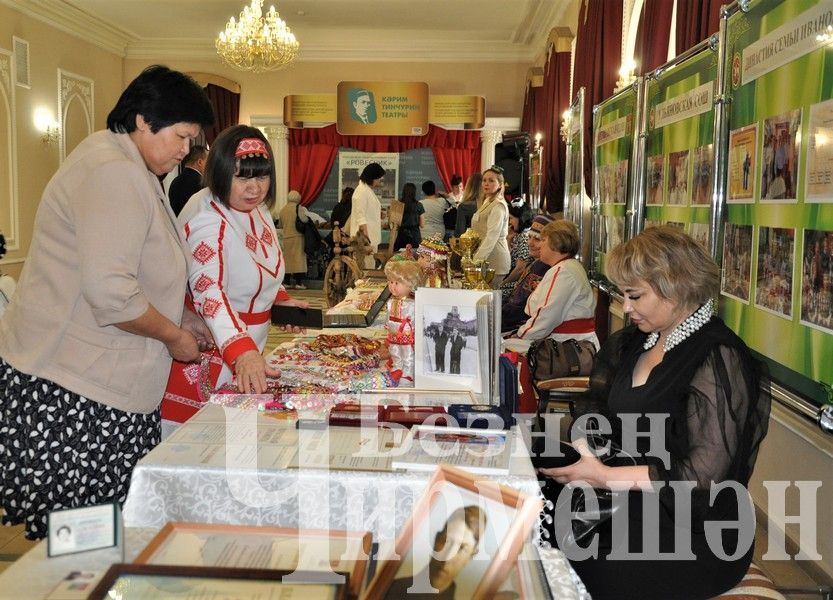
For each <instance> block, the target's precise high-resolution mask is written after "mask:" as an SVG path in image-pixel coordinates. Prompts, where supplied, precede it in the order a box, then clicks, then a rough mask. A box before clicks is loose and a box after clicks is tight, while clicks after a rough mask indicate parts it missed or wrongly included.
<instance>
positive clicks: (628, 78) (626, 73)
mask: <svg viewBox="0 0 833 600" xmlns="http://www.w3.org/2000/svg"><path fill="white" fill-rule="evenodd" d="M635 72H636V63H635V62H633V59H631V60H626V61H625V62H623V63H622V66H621V68H620V69H619V79H618V80H617V81H616V91H619V90H623V89H625V88H626V87H628V86H629V85H630V84H632V83H633V82H634V80H636V75H635Z"/></svg>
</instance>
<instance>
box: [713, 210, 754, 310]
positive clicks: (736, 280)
mask: <svg viewBox="0 0 833 600" xmlns="http://www.w3.org/2000/svg"><path fill="white" fill-rule="evenodd" d="M721 265H722V273H721V276H720V293H721V294H723V295H724V296H730V297H732V298H735V299H737V300H740V301H741V302H744V303H746V304H749V283H750V281H751V273H752V225H739V224H735V223H726V229H725V230H724V232H723V260H722V261H721Z"/></svg>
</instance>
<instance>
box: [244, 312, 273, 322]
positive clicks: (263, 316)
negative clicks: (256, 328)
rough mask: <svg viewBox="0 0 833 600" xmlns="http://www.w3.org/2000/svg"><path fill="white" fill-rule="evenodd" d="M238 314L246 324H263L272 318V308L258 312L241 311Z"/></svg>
mask: <svg viewBox="0 0 833 600" xmlns="http://www.w3.org/2000/svg"><path fill="white" fill-rule="evenodd" d="M237 314H238V316H239V317H240V320H241V321H243V322H244V323H245V324H246V325H262V324H263V323H268V322H269V320H270V319H271V318H272V311H271V310H264V311H263V312H256V313H247V312H240V313H237Z"/></svg>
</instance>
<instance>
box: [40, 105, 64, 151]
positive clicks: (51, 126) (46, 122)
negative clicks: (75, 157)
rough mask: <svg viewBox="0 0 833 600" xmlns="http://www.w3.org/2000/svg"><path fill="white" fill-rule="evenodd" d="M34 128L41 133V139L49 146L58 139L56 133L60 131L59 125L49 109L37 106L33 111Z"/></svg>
mask: <svg viewBox="0 0 833 600" xmlns="http://www.w3.org/2000/svg"><path fill="white" fill-rule="evenodd" d="M35 129H37V130H38V131H40V132H41V133H42V134H43V135H42V136H41V141H42V142H43V143H44V144H46V145H48V146H51V145H52V144H55V143H57V141H58V135H59V134H60V132H61V125H60V124H59V123H58V122H57V121H56V120H55V118H54V117H53V116H52V113H51V112H50V111H49V109H46V108H38V109H37V110H36V111H35Z"/></svg>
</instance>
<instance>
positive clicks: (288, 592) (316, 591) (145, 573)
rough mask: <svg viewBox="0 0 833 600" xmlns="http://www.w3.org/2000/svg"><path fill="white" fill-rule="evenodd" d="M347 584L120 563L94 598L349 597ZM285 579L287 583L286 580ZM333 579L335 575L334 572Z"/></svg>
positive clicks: (263, 572) (318, 577)
mask: <svg viewBox="0 0 833 600" xmlns="http://www.w3.org/2000/svg"><path fill="white" fill-rule="evenodd" d="M340 575H342V576H343V578H344V582H342V583H335V582H332V581H328V580H326V579H324V577H326V574H323V577H322V574H321V573H308V572H303V571H296V572H294V573H293V572H292V571H277V570H270V569H228V568H223V567H186V566H179V565H139V564H115V565H113V566H111V567H110V569H109V570H108V571H107V572H106V573H105V574H104V577H103V578H102V579H101V581H100V582H99V583H98V585H97V586H96V587H95V589H94V590H93V591H92V593H91V594H90V596H89V598H90V600H109V599H110V598H119V599H120V600H172V599H175V598H189V599H190V598H304V600H346V599H347V598H348V595H347V594H348V581H347V580H348V578H349V575H348V574H346V573H344V574H340ZM284 578H286V581H284ZM330 579H332V574H331V575H330Z"/></svg>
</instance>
